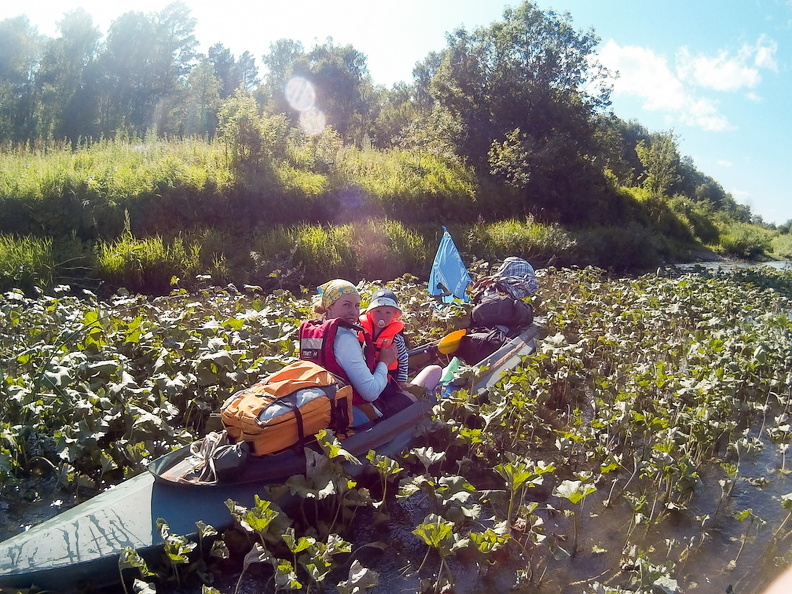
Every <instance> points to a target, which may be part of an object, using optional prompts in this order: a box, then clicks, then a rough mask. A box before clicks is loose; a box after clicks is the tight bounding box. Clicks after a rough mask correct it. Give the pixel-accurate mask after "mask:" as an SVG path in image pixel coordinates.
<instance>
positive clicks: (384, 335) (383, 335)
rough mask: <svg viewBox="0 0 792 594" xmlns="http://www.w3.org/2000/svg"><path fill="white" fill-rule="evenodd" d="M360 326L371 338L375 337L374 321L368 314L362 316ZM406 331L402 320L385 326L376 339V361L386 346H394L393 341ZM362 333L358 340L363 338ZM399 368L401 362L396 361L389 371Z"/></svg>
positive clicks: (359, 334)
mask: <svg viewBox="0 0 792 594" xmlns="http://www.w3.org/2000/svg"><path fill="white" fill-rule="evenodd" d="M360 325H361V326H363V330H364V331H365V332H367V333H368V335H369V336H374V321H373V320H372V319H371V318H369V317H368V314H363V315H361V316H360ZM403 330H404V322H402V321H401V320H393V321H392V322H391V323H390V324H388V325H387V326H385V327H384V328H383V329H382V331H381V332H380V333H379V335H378V336H377V338H375V339H374V359H375V360H378V359H379V353H380V351H381V350H382V347H383V346H385V345H390V344H393V339H394V338H395V337H396V335H397V334H398V333H399V332H402V331H403ZM361 335H362V333H358V338H361ZM398 368H399V362H398V361H394V362H393V363H391V364H390V365H388V370H389V371H395V370H397V369H398Z"/></svg>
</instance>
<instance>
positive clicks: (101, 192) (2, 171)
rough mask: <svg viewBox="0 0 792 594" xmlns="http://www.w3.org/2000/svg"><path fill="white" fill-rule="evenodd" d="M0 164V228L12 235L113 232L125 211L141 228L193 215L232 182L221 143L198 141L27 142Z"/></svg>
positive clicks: (109, 235)
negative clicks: (72, 144) (71, 144)
mask: <svg viewBox="0 0 792 594" xmlns="http://www.w3.org/2000/svg"><path fill="white" fill-rule="evenodd" d="M0 162H1V164H2V167H0V221H1V222H0V230H3V231H6V232H15V233H32V232H35V233H45V234H48V235H52V236H57V235H63V236H65V235H69V234H70V233H72V232H75V231H76V232H77V233H78V234H80V235H81V236H83V237H97V236H99V237H105V238H112V237H117V236H119V235H120V234H121V233H122V232H123V225H124V212H125V211H126V212H128V213H129V215H130V218H131V220H132V223H133V229H134V228H136V227H139V228H140V230H141V231H142V232H143V233H145V232H147V231H150V230H149V229H146V228H145V225H146V224H150V223H151V222H153V221H157V220H163V219H164V218H165V217H167V216H169V217H170V220H171V221H172V220H173V215H178V214H180V213H184V214H183V216H178V217H177V218H176V220H177V221H182V220H184V221H187V222H189V221H190V219H191V218H192V219H194V218H196V215H195V211H196V210H197V209H199V208H200V203H201V202H202V201H205V200H206V199H207V197H208V198H212V197H215V196H216V194H217V192H218V190H219V189H221V188H223V187H225V186H226V185H228V184H229V183H230V182H231V181H232V174H231V171H230V169H229V168H228V166H227V164H226V157H225V154H224V152H223V149H222V146H221V145H220V144H211V143H209V142H206V141H203V140H200V139H184V140H168V141H166V140H158V139H156V138H154V137H150V138H146V139H145V140H141V139H125V138H118V139H108V140H101V141H97V142H92V143H86V144H84V145H82V146H80V147H78V148H77V149H76V150H72V149H71V147H69V146H63V145H57V144H52V145H44V146H36V147H31V146H24V147H17V148H15V149H12V150H5V151H4V152H3V153H2V155H0ZM153 204H155V205H156V206H157V209H158V210H157V212H151V207H152V205H153ZM165 220H168V219H165Z"/></svg>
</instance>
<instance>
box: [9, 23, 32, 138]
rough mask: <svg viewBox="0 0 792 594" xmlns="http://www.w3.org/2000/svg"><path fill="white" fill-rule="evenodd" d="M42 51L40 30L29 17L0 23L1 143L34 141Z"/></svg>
mask: <svg viewBox="0 0 792 594" xmlns="http://www.w3.org/2000/svg"><path fill="white" fill-rule="evenodd" d="M41 47H42V40H41V37H40V36H39V34H38V30H37V29H36V27H35V26H33V25H32V24H31V23H30V20H29V19H28V18H27V17H26V16H18V17H14V18H10V19H5V20H4V21H0V140H11V141H24V140H27V139H28V138H32V137H33V134H34V131H35V119H34V108H35V96H34V78H33V77H34V73H35V70H36V67H37V66H38V62H39V56H40V53H41Z"/></svg>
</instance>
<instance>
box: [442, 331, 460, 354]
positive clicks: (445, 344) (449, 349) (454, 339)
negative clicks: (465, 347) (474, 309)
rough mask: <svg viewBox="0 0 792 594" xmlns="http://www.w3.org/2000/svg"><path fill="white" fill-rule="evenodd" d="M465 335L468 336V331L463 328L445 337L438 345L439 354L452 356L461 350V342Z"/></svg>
mask: <svg viewBox="0 0 792 594" xmlns="http://www.w3.org/2000/svg"><path fill="white" fill-rule="evenodd" d="M465 334H467V330H465V329H464V328H463V329H462V330H455V331H454V332H452V333H451V334H447V335H446V336H443V338H441V339H440V341H439V342H438V343H437V350H438V352H440V353H442V354H443V355H450V354H451V353H453V352H454V351H456V350H457V349H458V348H459V341H460V340H462V337H463V336H464V335H465Z"/></svg>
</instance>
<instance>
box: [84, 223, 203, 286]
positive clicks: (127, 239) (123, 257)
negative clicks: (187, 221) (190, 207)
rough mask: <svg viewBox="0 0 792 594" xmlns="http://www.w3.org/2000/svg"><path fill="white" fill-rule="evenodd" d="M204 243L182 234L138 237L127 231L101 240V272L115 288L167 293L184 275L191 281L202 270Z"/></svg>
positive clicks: (102, 276)
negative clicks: (167, 238) (167, 237)
mask: <svg viewBox="0 0 792 594" xmlns="http://www.w3.org/2000/svg"><path fill="white" fill-rule="evenodd" d="M199 264H200V246H198V245H195V244H193V245H189V244H187V243H185V241H184V240H183V239H182V238H181V237H177V238H175V239H173V240H171V241H165V240H163V239H162V238H161V237H159V236H157V237H150V238H146V239H135V238H134V237H132V236H131V235H126V236H124V237H121V238H120V239H117V240H115V241H113V242H109V243H105V242H103V243H101V244H100V245H99V251H98V256H97V272H98V274H99V276H100V277H101V278H102V279H104V280H105V281H107V282H108V283H109V284H110V285H111V286H112V287H113V288H115V287H124V288H126V289H128V290H129V291H133V292H136V293H148V294H159V295H162V294H166V293H168V292H169V290H170V288H171V287H172V286H174V285H177V284H178V283H179V281H181V280H182V279H186V280H187V282H191V281H192V279H194V278H195V277H196V275H197V274H198V273H199V272H200V266H199Z"/></svg>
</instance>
